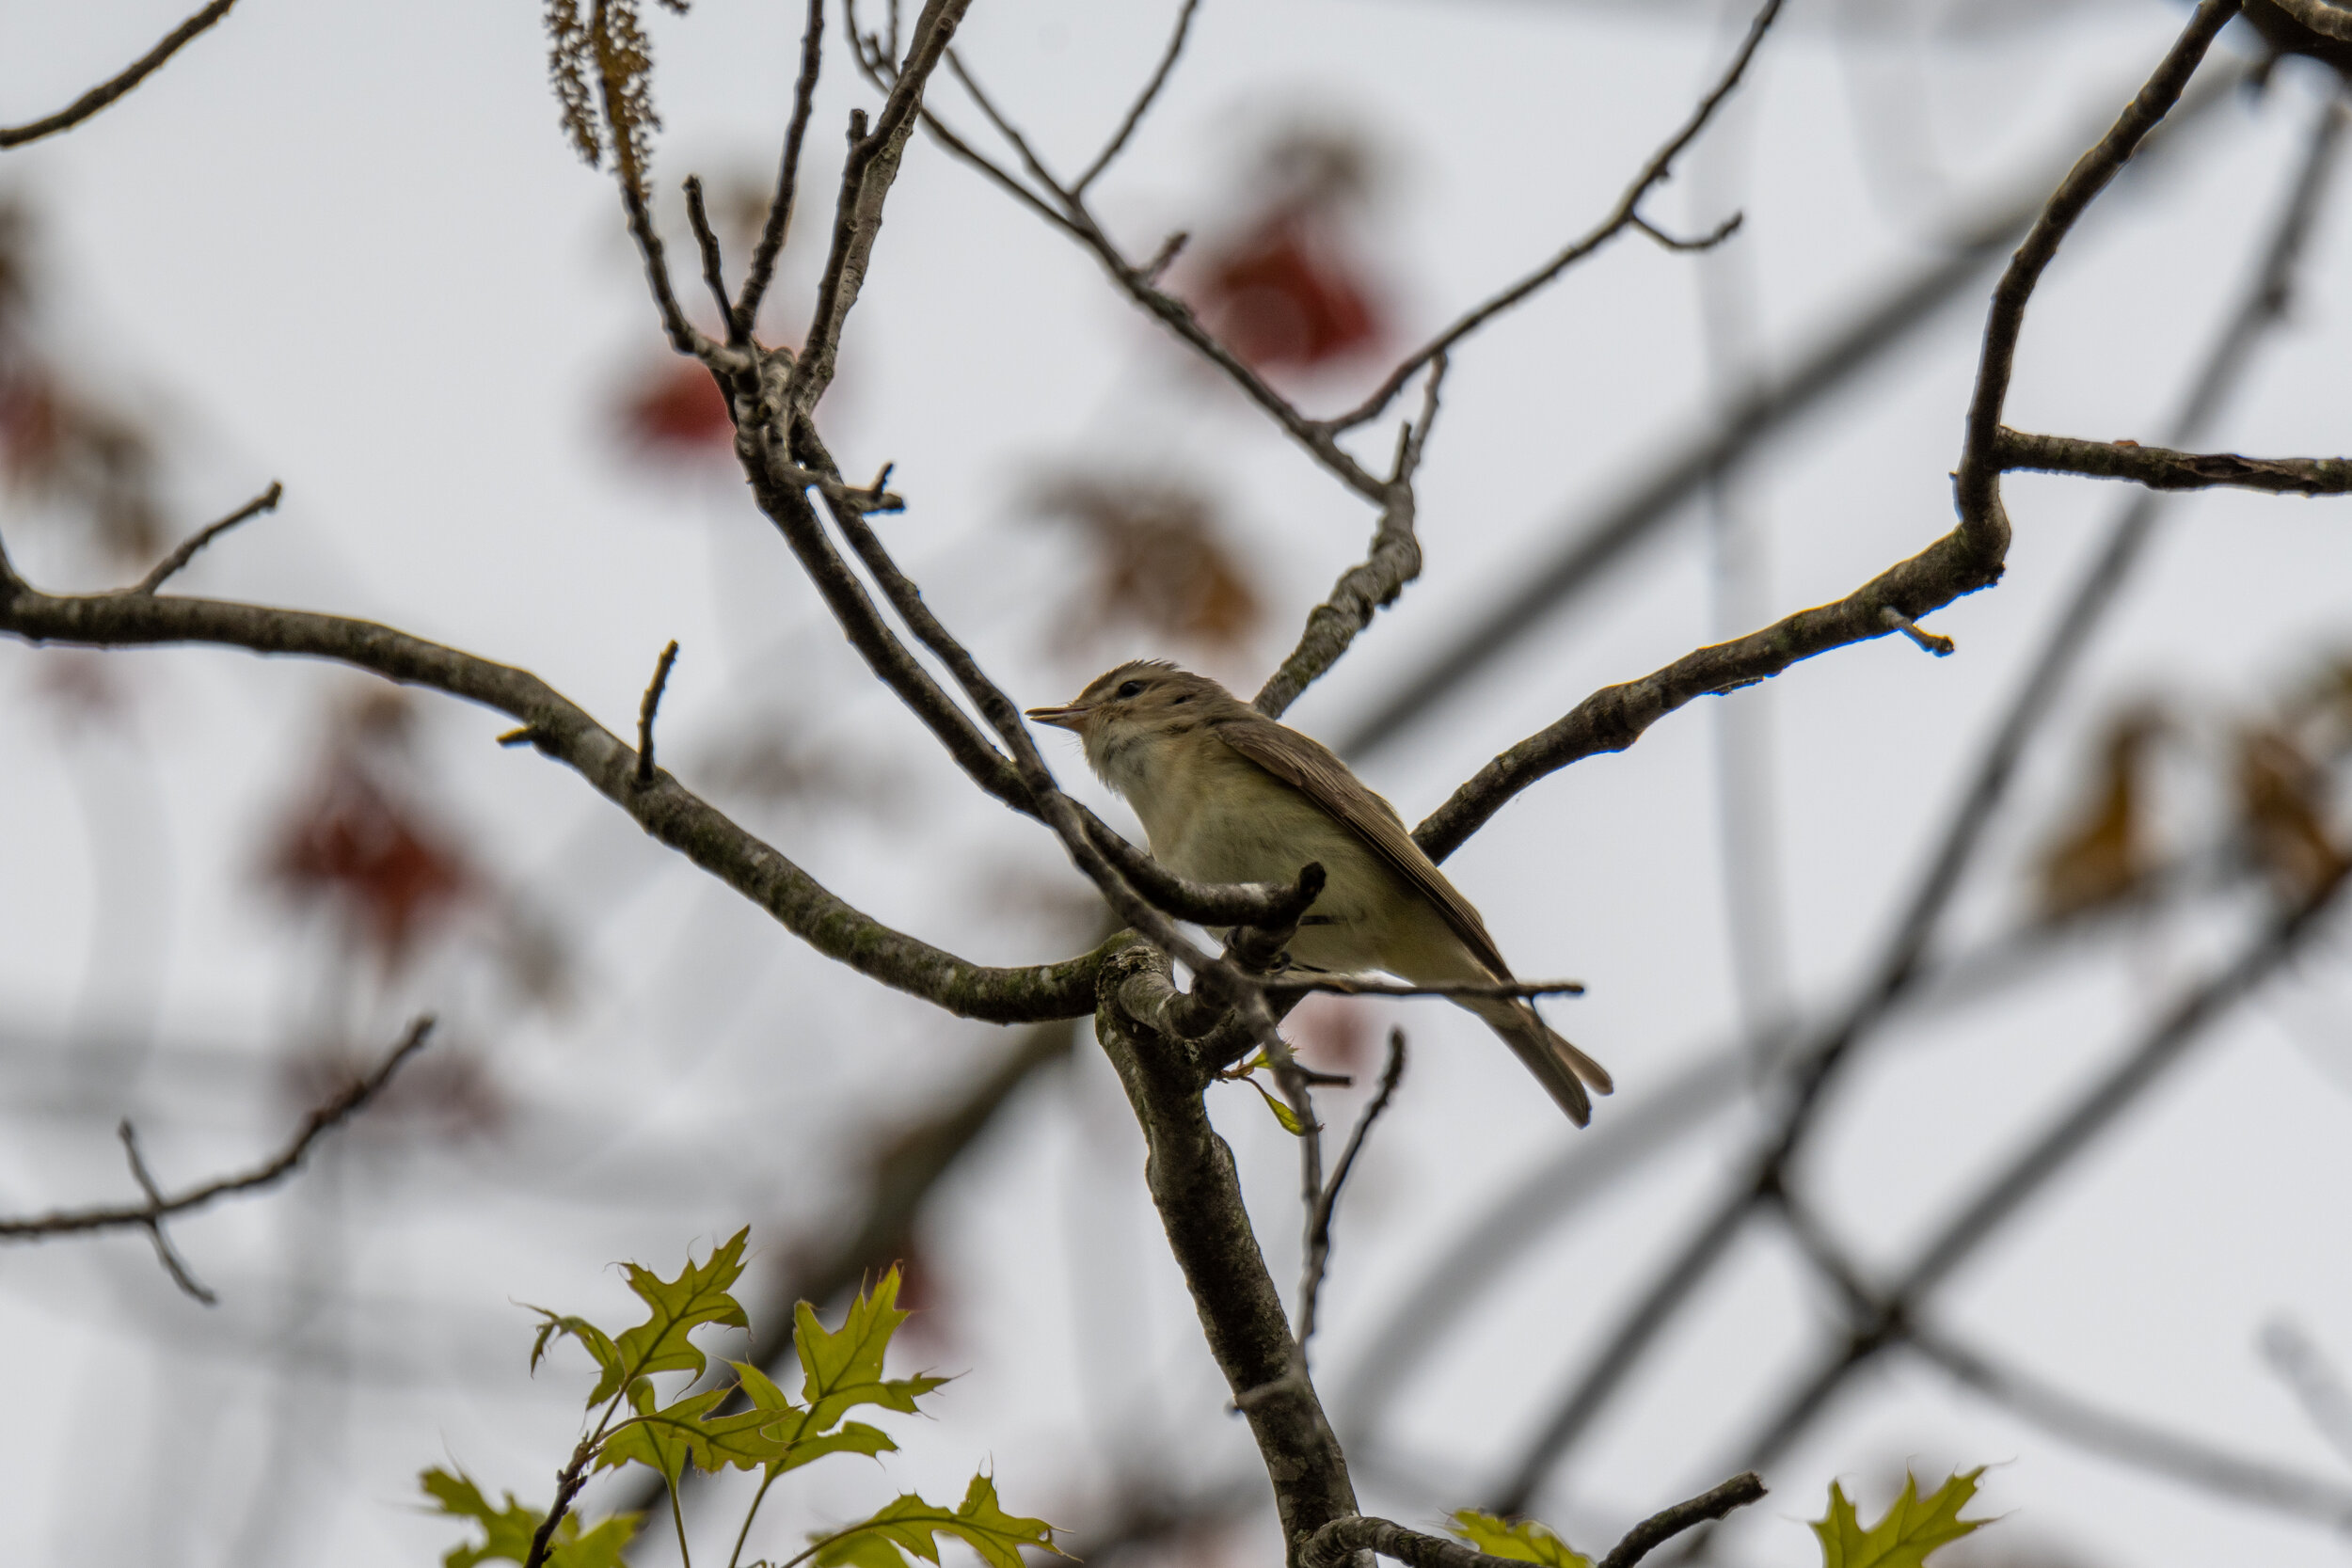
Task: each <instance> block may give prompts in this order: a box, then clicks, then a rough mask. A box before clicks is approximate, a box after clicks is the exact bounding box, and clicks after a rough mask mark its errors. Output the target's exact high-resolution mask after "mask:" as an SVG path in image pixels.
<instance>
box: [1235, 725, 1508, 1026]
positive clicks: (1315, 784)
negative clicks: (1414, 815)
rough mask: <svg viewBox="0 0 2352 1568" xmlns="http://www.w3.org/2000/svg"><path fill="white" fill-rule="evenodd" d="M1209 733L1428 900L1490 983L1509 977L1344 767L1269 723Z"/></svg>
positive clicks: (1315, 745)
mask: <svg viewBox="0 0 2352 1568" xmlns="http://www.w3.org/2000/svg"><path fill="white" fill-rule="evenodd" d="M1216 736H1217V738H1219V739H1220V740H1222V741H1224V742H1225V744H1226V745H1228V746H1231V747H1232V749H1233V750H1234V751H1236V752H1240V753H1241V754H1242V755H1243V756H1245V757H1248V759H1249V760H1250V761H1251V762H1254V763H1256V764H1257V765H1258V766H1259V767H1261V768H1264V769H1265V770H1266V771H1267V772H1269V773H1271V774H1273V775H1274V776H1275V777H1276V778H1278V779H1279V780H1281V781H1282V782H1283V783H1284V784H1289V785H1290V786H1291V787H1292V788H1294V789H1295V790H1297V791H1298V792H1299V793H1300V794H1302V795H1304V796H1306V797H1307V799H1309V800H1312V801H1313V802H1314V803H1315V804H1316V805H1318V806H1321V807H1322V808H1323V809H1324V810H1325V811H1326V812H1328V813H1329V814H1330V815H1331V816H1332V817H1333V818H1334V819H1336V820H1337V821H1339V822H1340V823H1341V824H1342V825H1343V826H1345V827H1346V828H1348V829H1349V830H1350V831H1351V832H1354V833H1355V834H1356V836H1357V837H1358V838H1360V839H1361V840H1363V841H1364V843H1366V844H1368V845H1370V846H1371V847H1373V849H1374V850H1375V851H1376V852H1377V853H1378V854H1379V856H1380V858H1381V859H1382V860H1384V861H1386V862H1388V863H1389V867H1390V869H1391V870H1393V871H1394V872H1395V873H1396V874H1397V875H1398V876H1400V877H1402V878H1404V879H1405V883H1406V886H1407V887H1410V888H1412V889H1413V890H1414V891H1415V892H1416V893H1419V894H1420V895H1422V897H1423V898H1426V899H1427V900H1429V902H1430V904H1431V905H1433V906H1434V907H1435V908H1436V909H1437V911H1438V913H1439V914H1441V915H1443V916H1444V917H1445V923H1446V924H1447V925H1448V926H1450V927H1453V928H1454V935H1455V936H1458V937H1460V938H1461V939H1462V942H1463V943H1464V944H1465V945H1466V946H1468V947H1469V948H1470V953H1471V955H1472V956H1473V957H1475V958H1477V959H1478V961H1479V962H1480V963H1482V964H1485V965H1486V968H1487V969H1488V970H1489V971H1491V972H1492V973H1493V974H1494V976H1495V978H1496V979H1498V980H1508V979H1509V978H1510V977H1511V967H1510V965H1508V964H1506V963H1504V962H1503V961H1502V954H1501V953H1500V952H1498V951H1496V949H1495V939H1494V938H1493V937H1491V936H1489V935H1488V934H1487V932H1486V922H1485V921H1484V920H1481V919H1480V918H1479V917H1478V911H1476V910H1474V909H1472V908H1471V907H1470V900H1469V899H1467V898H1465V897H1463V896H1462V895H1461V894H1459V893H1458V892H1456V891H1455V890H1454V884H1453V883H1452V882H1449V881H1447V880H1446V879H1445V873H1444V872H1442V871H1439V870H1438V866H1437V863H1436V862H1434V861H1432V860H1431V859H1430V858H1429V857H1428V856H1427V855H1425V854H1423V853H1422V847H1421V846H1420V845H1418V844H1415V843H1414V842H1413V835H1412V834H1410V833H1408V832H1406V831H1405V824H1404V823H1403V822H1402V821H1401V820H1399V819H1398V817H1397V815H1396V812H1395V810H1394V809H1393V808H1392V807H1391V806H1390V804H1389V803H1388V801H1386V800H1382V799H1381V798H1380V797H1379V796H1377V795H1375V794H1374V793H1373V792H1372V791H1371V790H1370V789H1368V788H1366V787H1365V786H1364V784H1363V782H1362V781H1361V780H1360V779H1359V778H1357V777H1356V775H1355V774H1353V773H1351V772H1349V771H1348V770H1347V764H1345V763H1343V762H1342V761H1341V760H1340V759H1339V758H1338V757H1335V756H1333V755H1332V754H1331V752H1329V751H1328V750H1327V749H1326V748H1325V747H1324V746H1323V745H1322V744H1321V743H1320V742H1317V741H1314V740H1311V739H1309V738H1308V737H1307V736H1303V735H1300V734H1299V733H1298V732H1297V731H1296V730H1294V729H1292V728H1290V727H1289V726H1288V725H1286V724H1278V723H1276V722H1275V721H1273V720H1271V719H1264V718H1259V717H1257V716H1255V715H1253V716H1251V717H1249V718H1248V719H1229V720H1224V721H1220V722H1218V723H1217V725H1216Z"/></svg>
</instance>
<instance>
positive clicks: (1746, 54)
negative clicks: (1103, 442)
mask: <svg viewBox="0 0 2352 1568" xmlns="http://www.w3.org/2000/svg"><path fill="white" fill-rule="evenodd" d="M1780 8H1781V0H1764V4H1763V5H1762V6H1761V7H1760V8H1758V9H1757V11H1756V20H1755V21H1753V22H1751V23H1750V24H1748V36H1747V37H1746V38H1745V39H1744V40H1741V42H1740V47H1739V49H1738V51H1737V52H1735V53H1734V54H1733V55H1732V57H1731V63H1730V65H1728V66H1727V67H1725V68H1724V73H1723V75H1722V76H1721V77H1720V78H1719V79H1718V80H1717V81H1716V83H1715V86H1714V87H1713V88H1712V89H1710V90H1709V91H1708V94H1707V96H1706V97H1704V98H1702V99H1700V100H1699V103H1698V106H1697V107H1696V108H1694V109H1692V111H1691V114H1690V118H1688V119H1685V120H1684V121H1683V122H1682V126H1681V128H1680V129H1679V130H1677V132H1676V133H1675V134H1674V135H1672V136H1670V137H1668V138H1667V139H1666V142H1665V144H1664V145H1663V146H1661V147H1660V148H1659V150H1657V151H1655V152H1653V153H1651V154H1650V158H1649V162H1647V163H1645V164H1644V165H1643V166H1642V168H1641V172H1640V173H1638V174H1636V175H1635V176H1634V177H1633V183H1631V184H1630V185H1628V186H1627V187H1626V189H1625V194H1624V195H1623V196H1620V197H1619V198H1617V204H1616V205H1615V206H1614V207H1613V208H1611V209H1610V210H1609V215H1608V216H1606V217H1604V218H1602V219H1601V220H1600V222H1598V223H1597V224H1595V225H1594V226H1593V227H1592V228H1591V229H1589V230H1586V231H1585V232H1584V234H1583V235H1582V237H1581V238H1579V239H1578V240H1576V241H1575V242H1574V243H1573V244H1571V245H1568V246H1567V248H1565V250H1562V251H1561V252H1560V253H1559V254H1557V255H1555V256H1554V257H1552V259H1551V260H1550V261H1546V262H1545V263H1544V264H1543V265H1542V266H1540V267H1537V268H1536V269H1535V270H1534V272H1532V273H1529V274H1528V275H1527V276H1526V277H1522V278H1520V279H1519V280H1518V282H1516V283H1514V284H1512V285H1511V286H1510V287H1508V288H1506V289H1504V290H1502V292H1501V293H1497V294H1495V295H1494V296H1493V297H1491V298H1489V299H1488V300H1486V302H1485V303H1484V304H1482V305H1479V306H1477V307H1475V308H1473V309H1470V310H1469V311H1467V312H1466V313H1464V314H1463V315H1462V316H1461V317H1460V318H1458V319H1457V320H1456V321H1455V322H1454V325H1451V326H1449V327H1447V328H1446V329H1445V330H1444V331H1442V332H1440V333H1438V335H1437V336H1436V337H1434V338H1432V339H1430V340H1429V341H1427V342H1426V343H1423V344H1422V346H1421V347H1420V348H1418V349H1416V350H1414V351H1413V352H1412V353H1411V354H1409V355H1407V356H1406V357H1405V359H1404V361H1403V362H1402V363H1400V364H1399V365H1398V366H1397V367H1396V369H1395V370H1394V371H1391V372H1390V373H1389V378H1388V380H1386V381H1384V382H1382V383H1381V384H1380V386H1379V388H1378V390H1376V391H1375V392H1374V393H1373V394H1372V396H1370V397H1368V398H1366V399H1365V400H1364V401H1363V402H1362V403H1360V404H1357V405H1356V406H1355V407H1354V408H1352V409H1350V410H1348V411H1347V412H1346V413H1344V414H1342V415H1340V416H1339V417H1338V418H1336V419H1331V420H1324V421H1322V428H1323V429H1325V430H1327V431H1330V432H1334V433H1336V432H1339V431H1343V430H1353V429H1355V428H1356V427H1357V426H1358V425H1359V424H1362V423H1364V422H1365V421H1366V420H1373V419H1376V418H1377V417H1378V416H1379V413H1380V411H1381V410H1382V409H1383V408H1386V407H1387V406H1388V405H1389V404H1391V403H1392V402H1394V401H1395V400H1396V395H1397V393H1399V392H1401V391H1403V390H1404V389H1405V385H1406V382H1408V381H1410V380H1412V379H1413V376H1414V373H1415V372H1418V371H1419V370H1420V369H1421V368H1422V366H1423V365H1426V364H1428V363H1429V361H1431V360H1432V359H1435V358H1436V357H1437V356H1438V355H1440V354H1443V353H1445V352H1446V351H1447V350H1449V349H1451V348H1453V347H1454V344H1456V343H1458V342H1460V341H1462V340H1463V339H1465V338H1467V337H1469V336H1470V334H1471V333H1473V332H1475V331H1477V330H1478V329H1479V328H1480V327H1482V326H1484V325H1486V324H1487V323H1488V322H1490V321H1492V320H1494V319H1495V317H1497V316H1499V315H1501V314H1502V313H1503V312H1504V311H1505V310H1508V309H1511V308H1512V307H1513V306H1515V305H1517V304H1518V303H1519V302H1520V301H1522V300H1524V299H1526V298H1527V297H1528V296H1529V295H1531V294H1533V293H1536V292H1537V291H1538V290H1540V289H1542V288H1543V287H1544V286H1545V285H1546V284H1548V283H1549V282H1550V281H1551V280H1552V279H1554V278H1556V277H1559V276H1560V275H1561V274H1562V273H1564V272H1565V271H1567V270H1568V268H1570V267H1572V266H1574V265H1575V264H1576V263H1577V262H1579V261H1582V260H1583V259H1584V258H1585V257H1587V256H1590V255H1591V254H1592V253H1593V252H1594V251H1596V250H1598V249H1599V248H1600V247H1601V246H1602V245H1606V244H1608V243H1609V242H1610V241H1611V240H1613V239H1615V238H1616V237H1617V236H1618V235H1619V234H1622V233H1624V232H1625V231H1626V230H1628V229H1630V228H1634V227H1636V226H1637V225H1638V226H1639V227H1640V228H1641V229H1642V230H1644V231H1645V232H1646V233H1648V234H1649V235H1651V236H1652V237H1653V238H1655V239H1657V240H1659V241H1660V242H1661V243H1662V244H1664V245H1667V247H1668V248H1670V249H1677V250H1679V249H1705V248H1706V247H1707V246H1708V245H1712V244H1715V243H1717V242H1719V241H1721V240H1723V239H1725V238H1727V237H1729V235H1730V233H1731V230H1732V229H1734V228H1736V227H1737V226H1738V221H1739V220H1737V219H1736V218H1735V219H1733V220H1732V221H1731V223H1730V224H1728V225H1726V226H1725V227H1724V230H1723V231H1722V232H1721V233H1719V234H1717V235H1716V236H1715V237H1714V239H1711V240H1706V241H1702V242H1699V243H1697V244H1694V245H1684V244H1681V243H1679V242H1677V241H1674V240H1671V239H1668V238H1667V236H1666V235H1664V234H1662V233H1661V232H1660V231H1659V230H1655V229H1652V228H1651V227H1650V226H1649V225H1648V224H1647V223H1646V222H1644V221H1643V220H1642V219H1641V218H1640V216H1639V214H1640V209H1641V205H1642V202H1643V201H1644V200H1645V198H1647V197H1648V196H1649V193H1650V192H1651V191H1652V190H1654V189H1656V188H1657V186H1658V185H1659V184H1660V183H1661V182H1663V181H1664V180H1665V179H1666V178H1667V176H1669V175H1670V174H1672V173H1673V172H1674V163H1675V160H1676V159H1677V158H1678V157H1680V156H1681V155H1682V152H1683V150H1684V149H1685V148H1687V147H1689V146H1690V145H1691V143H1692V142H1693V141H1695V140H1696V139H1697V138H1698V134H1699V133H1700V132H1701V131H1703V130H1705V129H1706V128H1707V122H1708V120H1709V119H1712V118H1714V114H1715V111H1716V109H1717V108H1718V107H1720V106H1721V105H1722V103H1723V102H1724V99H1726V98H1729V97H1730V96H1731V93H1732V89H1733V88H1735V87H1738V86H1739V85H1740V77H1742V76H1744V75H1746V74H1747V70H1748V62H1749V61H1751V60H1753V59H1755V58H1756V48H1757V46H1759V45H1760V44H1762V43H1763V41H1764V35H1765V34H1766V33H1767V32H1769V31H1770V30H1771V29H1772V22H1773V20H1774V19H1775V18H1777V17H1778V16H1779V15H1780Z"/></svg>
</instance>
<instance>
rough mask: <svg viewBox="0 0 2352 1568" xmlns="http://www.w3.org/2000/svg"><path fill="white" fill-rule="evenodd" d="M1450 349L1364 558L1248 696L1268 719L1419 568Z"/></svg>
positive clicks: (1403, 450) (1384, 497) (1425, 397)
mask: <svg viewBox="0 0 2352 1568" xmlns="http://www.w3.org/2000/svg"><path fill="white" fill-rule="evenodd" d="M1447 363H1448V361H1447V359H1446V356H1444V355H1442V354H1440V355H1438V356H1436V357H1435V358H1433V359H1431V360H1430V362H1429V374H1428V379H1427V380H1426V381H1425V382H1424V383H1423V384H1422V399H1421V417H1420V418H1419V419H1418V420H1413V421H1411V422H1408V423H1407V424H1406V425H1405V426H1404V427H1403V428H1401V429H1400V430H1398V432H1397V440H1396V455H1395V458H1394V460H1393V461H1392V462H1391V464H1390V467H1389V477H1388V478H1387V479H1386V480H1385V481H1383V482H1382V483H1381V486H1380V519H1379V522H1378V523H1377V524H1376V525H1375V528H1374V530H1373V535H1372V547H1371V548H1370V549H1369V550H1367V551H1366V552H1365V554H1364V559H1363V560H1362V561H1360V562H1357V563H1356V564H1355V565H1353V566H1350V567H1349V568H1348V569H1347V570H1346V571H1344V572H1343V573H1341V574H1340V578H1339V580H1338V581H1337V582H1335V583H1333V584H1332V585H1331V593H1330V595H1329V596H1328V597H1327V598H1326V599H1325V600H1324V601H1323V602H1322V603H1321V604H1319V605H1317V606H1315V608H1314V609H1313V610H1310V611H1308V612H1307V624H1306V626H1304V627H1302V628H1301V629H1300V631H1299V634H1298V645H1297V646H1296V647H1295V648H1293V649H1292V650H1291V652H1290V656H1289V657H1287V658H1285V659H1283V660H1282V662H1281V664H1280V666H1279V668H1277V669H1276V670H1275V672H1274V673H1273V674H1271V675H1269V676H1267V677H1266V682H1265V685H1263V687H1261V688H1259V689H1258V694H1257V696H1255V697H1254V698H1252V699H1251V700H1250V702H1251V705H1252V706H1254V707H1255V708H1257V710H1258V711H1259V712H1260V713H1263V714H1264V715H1265V716H1266V717H1267V718H1269V719H1279V718H1280V717H1281V716H1282V714H1283V712H1284V711H1285V710H1287V709H1288V708H1289V707H1290V705H1292V704H1293V703H1295V702H1296V701H1297V700H1298V698H1299V695H1300V693H1302V692H1304V691H1305V690H1306V689H1307V688H1308V687H1310V686H1311V685H1313V684H1314V683H1315V682H1316V681H1317V680H1320V679H1321V678H1322V677H1323V676H1324V674H1325V673H1327V672H1328V671H1329V670H1330V668H1331V666H1332V665H1334V664H1336V663H1338V662H1339V660H1340V657H1341V656H1342V655H1343V654H1345V653H1346V652H1347V650H1348V649H1349V647H1351V646H1352V645H1353V644H1354V643H1355V641H1356V638H1357V636H1358V634H1359V633H1360V632H1361V631H1362V630H1363V629H1364V628H1365V627H1366V626H1370V625H1371V624H1372V619H1373V617H1374V616H1375V615H1377V614H1378V613H1379V612H1380V611H1381V610H1384V609H1386V608H1387V607H1388V606H1390V605H1391V604H1394V603H1395V602H1396V598H1397V595H1398V594H1402V593H1403V592H1405V586H1406V584H1407V583H1409V582H1411V581H1412V580H1413V579H1414V578H1418V577H1420V576H1421V564H1422V556H1421V537H1420V535H1419V534H1418V533H1417V532H1416V531H1415V525H1416V523H1417V521H1418V518H1419V511H1420V499H1419V496H1418V493H1417V492H1416V491H1415V490H1414V488H1413V480H1414V476H1415V474H1416V473H1417V472H1418V471H1419V470H1420V467H1421V460H1422V452H1423V451H1424V450H1426V447H1427V444H1428V440H1429V433H1430V431H1431V430H1432V429H1434V428H1435V427H1436V425H1437V422H1438V406H1439V403H1438V394H1439V392H1440V391H1441V389H1442V388H1444V385H1445V372H1446V368H1447Z"/></svg>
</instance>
